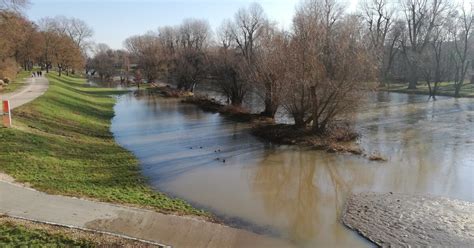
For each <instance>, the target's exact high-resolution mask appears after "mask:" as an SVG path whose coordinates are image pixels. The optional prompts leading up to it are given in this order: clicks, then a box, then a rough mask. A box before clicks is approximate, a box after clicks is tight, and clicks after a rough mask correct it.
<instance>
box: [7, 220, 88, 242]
mask: <svg viewBox="0 0 474 248" xmlns="http://www.w3.org/2000/svg"><path fill="white" fill-rule="evenodd" d="M0 247H95V244H94V243H92V242H89V241H86V240H73V239H70V238H68V237H66V236H65V235H62V234H50V233H48V232H46V231H44V230H37V229H30V228H26V227H23V226H21V225H15V224H13V223H3V224H1V225H0Z"/></svg>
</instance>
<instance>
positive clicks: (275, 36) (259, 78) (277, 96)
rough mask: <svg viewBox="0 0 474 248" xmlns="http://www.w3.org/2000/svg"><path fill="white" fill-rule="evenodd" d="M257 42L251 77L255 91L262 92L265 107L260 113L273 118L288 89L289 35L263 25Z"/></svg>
mask: <svg viewBox="0 0 474 248" xmlns="http://www.w3.org/2000/svg"><path fill="white" fill-rule="evenodd" d="M259 44H260V45H259V47H258V48H257V49H256V51H257V52H256V55H255V62H254V64H253V67H252V73H251V77H252V81H254V82H256V84H255V86H256V87H257V93H263V99H264V104H265V109H264V111H263V112H262V113H261V115H262V116H266V117H270V118H274V116H275V114H276V112H277V111H278V108H279V107H280V105H281V103H282V98H283V95H284V94H285V92H286V91H287V90H289V88H288V87H287V83H286V78H285V75H286V74H287V70H288V66H287V55H288V53H289V49H290V36H289V34H287V33H286V32H284V31H280V30H278V29H276V28H275V27H273V26H271V25H265V26H264V28H262V34H261V40H260V41H259Z"/></svg>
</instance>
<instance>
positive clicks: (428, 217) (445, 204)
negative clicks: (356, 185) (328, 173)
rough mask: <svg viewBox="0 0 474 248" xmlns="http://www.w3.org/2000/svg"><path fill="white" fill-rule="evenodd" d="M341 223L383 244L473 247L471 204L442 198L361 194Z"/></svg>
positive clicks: (473, 210)
mask: <svg viewBox="0 0 474 248" xmlns="http://www.w3.org/2000/svg"><path fill="white" fill-rule="evenodd" d="M343 221H344V224H346V225H347V226H348V227H350V228H352V229H354V230H356V231H358V232H359V233H361V234H362V235H363V236H365V237H366V238H368V239H370V240H372V241H373V242H374V243H376V244H377V245H380V246H383V247H391V246H393V247H472V245H473V244H474V203H471V202H465V201H459V200H451V199H447V198H442V197H426V196H412V195H405V194H393V193H388V194H376V193H363V194H358V195H354V196H352V197H351V198H349V200H348V201H347V204H346V209H345V212H344V216H343Z"/></svg>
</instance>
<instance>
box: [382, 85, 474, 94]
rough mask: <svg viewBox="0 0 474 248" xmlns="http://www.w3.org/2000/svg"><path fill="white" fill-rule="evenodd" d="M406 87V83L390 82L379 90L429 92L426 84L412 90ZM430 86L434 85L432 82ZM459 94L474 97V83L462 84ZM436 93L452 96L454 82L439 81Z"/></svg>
mask: <svg viewBox="0 0 474 248" xmlns="http://www.w3.org/2000/svg"><path fill="white" fill-rule="evenodd" d="M407 87H408V85H407V84H398V83H390V84H388V85H387V86H384V87H382V88H380V90H385V91H390V92H397V93H407V94H419V95H429V92H430V91H429V88H428V85H427V84H419V85H418V86H417V89H414V90H411V89H407ZM431 87H434V86H433V84H432V86H431ZM459 94H460V96H461V97H474V84H465V85H463V87H462V88H461V91H460V93H459ZM437 95H438V96H454V84H453V83H452V82H443V83H440V85H439V89H438V93H437Z"/></svg>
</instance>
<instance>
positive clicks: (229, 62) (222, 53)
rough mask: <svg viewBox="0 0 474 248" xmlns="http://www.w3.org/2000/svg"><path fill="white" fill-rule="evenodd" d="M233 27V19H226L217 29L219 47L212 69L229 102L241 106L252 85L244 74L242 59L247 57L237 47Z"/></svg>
mask: <svg viewBox="0 0 474 248" xmlns="http://www.w3.org/2000/svg"><path fill="white" fill-rule="evenodd" d="M233 28H234V27H233V23H232V22H231V21H224V22H223V23H222V24H221V26H220V27H219V29H218V31H217V43H218V47H217V49H216V50H215V51H214V53H213V56H212V65H213V66H212V71H213V74H214V75H215V77H216V78H215V81H216V85H217V86H218V87H219V89H220V91H221V92H222V93H223V94H224V95H225V96H226V97H227V102H228V103H230V104H232V105H233V106H241V105H242V103H243V101H244V98H245V96H246V95H247V94H248V93H249V92H250V90H251V87H250V85H249V83H248V81H247V80H244V78H243V75H242V72H243V71H244V70H243V68H242V66H243V63H242V61H244V60H245V58H244V56H243V54H242V53H241V52H240V50H238V48H236V47H237V44H236V41H235V38H234V37H235V36H234V30H233Z"/></svg>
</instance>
